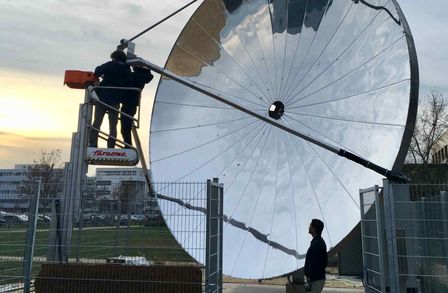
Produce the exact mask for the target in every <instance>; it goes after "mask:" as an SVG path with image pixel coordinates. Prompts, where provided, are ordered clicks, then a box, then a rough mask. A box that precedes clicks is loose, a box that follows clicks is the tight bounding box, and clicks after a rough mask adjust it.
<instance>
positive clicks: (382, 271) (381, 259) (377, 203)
mask: <svg viewBox="0 0 448 293" xmlns="http://www.w3.org/2000/svg"><path fill="white" fill-rule="evenodd" d="M378 191H379V188H378V185H375V212H376V231H377V235H378V255H379V259H378V261H379V266H380V280H381V292H386V280H385V279H384V276H385V264H384V262H385V255H384V229H383V227H384V224H383V220H382V215H383V213H382V205H381V201H380V194H379V192H378ZM383 195H384V193H383Z"/></svg>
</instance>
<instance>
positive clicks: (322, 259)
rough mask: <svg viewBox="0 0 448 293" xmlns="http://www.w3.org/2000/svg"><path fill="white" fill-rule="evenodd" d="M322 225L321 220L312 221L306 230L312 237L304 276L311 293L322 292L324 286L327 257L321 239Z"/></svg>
mask: <svg viewBox="0 0 448 293" xmlns="http://www.w3.org/2000/svg"><path fill="white" fill-rule="evenodd" d="M323 230H324V223H323V222H322V221H321V220H318V219H313V220H312V221H311V224H310V226H309V228H308V233H310V234H311V236H313V240H312V241H311V245H310V248H309V249H308V251H307V253H306V258H305V276H306V279H307V283H308V285H309V291H310V292H312V293H320V292H322V290H323V288H324V285H325V268H326V267H327V262H328V256H327V246H326V244H325V241H324V239H322V237H321V235H322V231H323Z"/></svg>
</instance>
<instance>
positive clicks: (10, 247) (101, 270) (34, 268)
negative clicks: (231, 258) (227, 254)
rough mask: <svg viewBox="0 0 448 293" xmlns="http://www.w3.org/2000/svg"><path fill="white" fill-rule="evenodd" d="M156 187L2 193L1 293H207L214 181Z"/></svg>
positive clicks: (125, 185)
mask: <svg viewBox="0 0 448 293" xmlns="http://www.w3.org/2000/svg"><path fill="white" fill-rule="evenodd" d="M154 190H156V191H158V192H159V193H160V194H159V195H160V196H162V197H165V198H164V199H161V200H160V205H159V203H158V202H157V200H156V198H155V197H154V196H153V194H152V193H150V192H149V193H148V192H146V191H144V189H141V182H138V183H136V182H127V183H123V182H122V183H121V185H120V186H118V187H117V188H114V189H113V190H111V189H109V190H107V192H105V190H101V189H98V188H96V189H95V192H94V194H92V193H86V192H84V193H83V197H82V198H81V199H79V200H72V199H69V198H70V197H66V198H64V197H63V196H57V197H54V198H45V197H44V198H39V199H37V197H36V194H32V195H30V196H29V197H28V198H23V199H20V200H0V211H1V213H0V292H64V293H67V292H82V293H86V292H203V291H204V290H205V285H204V282H205V277H204V272H203V268H204V264H205V261H206V255H205V253H206V251H205V250H206V222H207V221H206V207H207V184H206V183H176V184H172V183H158V184H155V185H154ZM162 191H163V193H162ZM142 192H143V195H142ZM33 203H35V204H37V208H36V211H37V212H33ZM68 207H70V208H68ZM161 210H162V211H163V212H164V216H165V219H164V218H163V217H162V214H161ZM67 211H70V213H67ZM180 243H181V244H182V245H183V247H182V246H181V244H180ZM197 260H198V261H197ZM28 285H29V287H28Z"/></svg>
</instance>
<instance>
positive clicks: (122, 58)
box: [110, 50, 127, 63]
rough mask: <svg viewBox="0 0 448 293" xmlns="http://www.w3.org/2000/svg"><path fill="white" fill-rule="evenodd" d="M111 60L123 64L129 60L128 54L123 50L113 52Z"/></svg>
mask: <svg viewBox="0 0 448 293" xmlns="http://www.w3.org/2000/svg"><path fill="white" fill-rule="evenodd" d="M110 58H111V59H112V60H116V61H119V62H123V63H125V62H126V60H127V57H126V53H125V52H123V51H121V50H116V51H113V52H112V54H110Z"/></svg>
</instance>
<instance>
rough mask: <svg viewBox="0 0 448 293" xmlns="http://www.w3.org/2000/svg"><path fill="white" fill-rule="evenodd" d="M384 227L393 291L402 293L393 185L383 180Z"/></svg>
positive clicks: (390, 281)
mask: <svg viewBox="0 0 448 293" xmlns="http://www.w3.org/2000/svg"><path fill="white" fill-rule="evenodd" d="M383 198H384V227H385V229H386V246H387V264H388V273H389V274H388V279H389V288H390V291H389V292H391V293H400V279H399V271H398V253H397V238H396V235H395V231H396V229H395V211H394V193H393V185H391V184H390V182H389V180H386V179H384V180H383Z"/></svg>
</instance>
